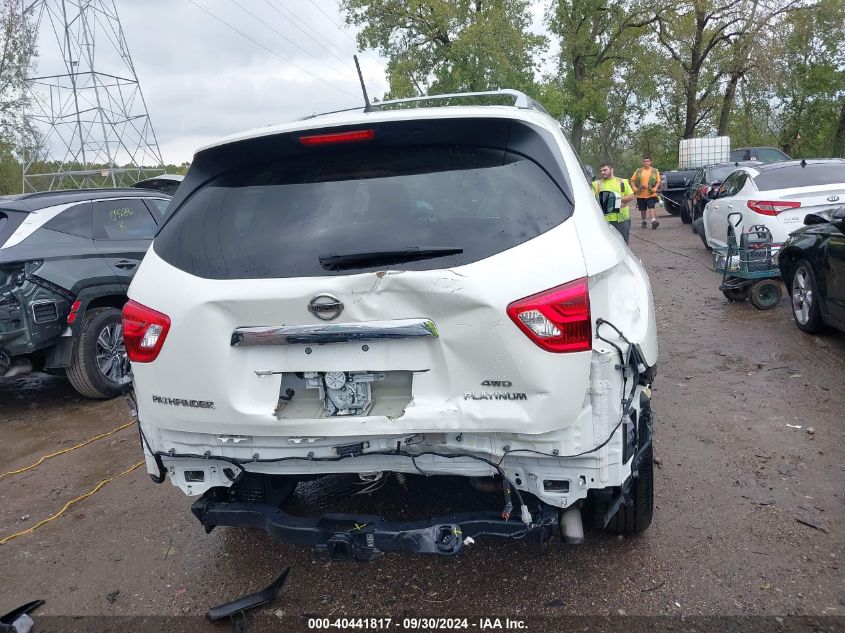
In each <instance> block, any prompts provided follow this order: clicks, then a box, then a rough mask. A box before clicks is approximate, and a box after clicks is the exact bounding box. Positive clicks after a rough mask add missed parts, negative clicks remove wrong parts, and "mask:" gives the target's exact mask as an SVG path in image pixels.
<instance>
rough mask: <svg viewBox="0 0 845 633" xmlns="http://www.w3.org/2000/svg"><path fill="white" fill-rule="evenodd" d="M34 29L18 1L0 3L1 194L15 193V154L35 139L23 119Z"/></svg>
mask: <svg viewBox="0 0 845 633" xmlns="http://www.w3.org/2000/svg"><path fill="white" fill-rule="evenodd" d="M36 35H37V33H36V28H35V25H34V24H33V21H32V15H31V14H29V13H24V12H22V7H21V2H20V0H0V195H5V194H10V193H17V192H19V191H20V187H21V165H20V163H19V162H18V159H17V157H16V156H15V152H16V151H17V150H18V149H19V148H20V147H22V146H23V145H25V144H27V143H29V142H30V141H31V140H32V139H33V138H34V136H35V132H34V130H33V129H32V128H31V127H30V125H29V123H28V121H27V120H26V118H25V117H24V113H25V111H26V107H27V106H28V105H29V103H30V99H29V93H28V91H27V89H26V88H27V87H26V79H27V77H28V76H29V74H30V72H31V71H32V70H34V68H35V60H36Z"/></svg>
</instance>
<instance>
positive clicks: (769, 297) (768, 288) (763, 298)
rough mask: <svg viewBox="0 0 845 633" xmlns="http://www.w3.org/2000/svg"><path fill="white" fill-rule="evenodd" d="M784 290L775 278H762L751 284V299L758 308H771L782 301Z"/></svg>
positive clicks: (752, 303)
mask: <svg viewBox="0 0 845 633" xmlns="http://www.w3.org/2000/svg"><path fill="white" fill-rule="evenodd" d="M782 296H783V291H782V290H781V289H780V284H779V283H778V282H777V281H775V280H774V279H761V280H760V281H757V282H754V285H752V286H751V294H750V295H749V297H748V298H749V299H750V300H751V305H753V306H754V307H755V308H757V309H758V310H771V309H772V308H774V307H775V306H777V304H779V303H780V298H781V297H782Z"/></svg>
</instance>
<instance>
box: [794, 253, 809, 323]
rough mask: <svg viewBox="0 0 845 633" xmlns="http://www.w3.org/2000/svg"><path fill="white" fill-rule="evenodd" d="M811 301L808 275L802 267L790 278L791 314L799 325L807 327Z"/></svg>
mask: <svg viewBox="0 0 845 633" xmlns="http://www.w3.org/2000/svg"><path fill="white" fill-rule="evenodd" d="M813 300H814V297H813V286H812V282H811V280H810V273H809V271H808V270H807V269H806V268H805V267H804V266H801V267H799V268H798V270H796V271H795V275H794V276H793V277H792V312H793V313H794V314H795V320H796V321H798V322H799V323H800V324H801V325H807V322H808V321H809V320H810V310H812V308H813Z"/></svg>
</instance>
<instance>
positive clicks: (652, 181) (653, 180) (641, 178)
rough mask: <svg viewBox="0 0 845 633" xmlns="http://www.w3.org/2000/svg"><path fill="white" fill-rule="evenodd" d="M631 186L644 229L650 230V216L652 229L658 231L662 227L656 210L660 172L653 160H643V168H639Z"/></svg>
mask: <svg viewBox="0 0 845 633" xmlns="http://www.w3.org/2000/svg"><path fill="white" fill-rule="evenodd" d="M631 185H632V186H633V187H634V191H635V192H636V194H637V208H638V209H639V210H640V215H641V216H642V218H643V228H644V229H645V228H648V222H647V221H646V215H649V216H650V217H651V228H653V229H656V228H657V227H658V226H660V222H658V221H657V211H656V210H655V208H654V207H655V205H656V204H657V188H658V187H659V186H660V172H659V171H657V169H656V168H655V167H652V166H651V158H649V157H648V156H645V157H644V158H643V166H642V167H638V168H637V171H635V172H634V175H633V176H631Z"/></svg>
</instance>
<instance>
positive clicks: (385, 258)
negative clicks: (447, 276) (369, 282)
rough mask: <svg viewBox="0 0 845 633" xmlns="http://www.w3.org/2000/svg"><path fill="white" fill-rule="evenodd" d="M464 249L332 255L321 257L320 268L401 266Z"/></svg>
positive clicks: (438, 248) (429, 247) (422, 248)
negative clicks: (404, 263) (403, 263)
mask: <svg viewBox="0 0 845 633" xmlns="http://www.w3.org/2000/svg"><path fill="white" fill-rule="evenodd" d="M463 252H464V249H462V248H456V247H454V246H426V247H423V246H415V247H410V248H400V249H396V250H389V251H355V252H351V253H340V254H336V253H332V254H329V255H320V257H319V259H320V266H322V267H323V268H324V269H326V270H344V269H347V268H366V267H369V266H378V265H379V264H399V263H401V262H413V261H417V260H420V259H433V258H435V257H446V256H447V255H460V254H461V253H463Z"/></svg>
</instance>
